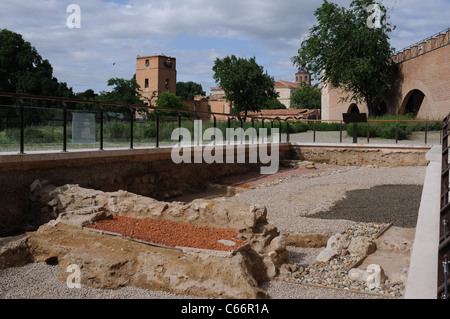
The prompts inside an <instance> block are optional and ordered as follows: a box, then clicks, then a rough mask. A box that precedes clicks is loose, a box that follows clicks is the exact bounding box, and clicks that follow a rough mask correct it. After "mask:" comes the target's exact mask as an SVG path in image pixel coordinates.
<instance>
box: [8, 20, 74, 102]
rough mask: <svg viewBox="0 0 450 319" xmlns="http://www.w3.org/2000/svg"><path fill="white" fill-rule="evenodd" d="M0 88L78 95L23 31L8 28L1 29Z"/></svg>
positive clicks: (13, 90) (43, 94)
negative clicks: (60, 79) (16, 31)
mask: <svg viewBox="0 0 450 319" xmlns="http://www.w3.org/2000/svg"><path fill="white" fill-rule="evenodd" d="M0 91H2V92H11V93H23V94H34V95H42V96H58V97H74V93H73V91H72V88H69V87H67V84H66V83H65V82H58V80H57V79H56V78H55V77H54V76H53V68H52V66H51V65H50V62H49V61H48V60H46V59H43V58H42V57H41V56H40V55H39V53H38V52H37V50H36V49H35V48H34V47H33V46H32V45H31V44H30V43H29V42H27V41H25V40H24V39H23V37H22V35H20V34H18V33H15V32H12V31H9V30H7V29H0ZM0 99H1V98H0ZM35 102H37V101H35ZM30 104H33V105H37V104H35V103H30ZM39 105H45V103H43V102H41V103H40V104H39Z"/></svg>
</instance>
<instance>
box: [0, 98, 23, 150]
mask: <svg viewBox="0 0 450 319" xmlns="http://www.w3.org/2000/svg"><path fill="white" fill-rule="evenodd" d="M19 150H20V110H19V108H18V107H16V106H9V105H1V106H0V152H19Z"/></svg>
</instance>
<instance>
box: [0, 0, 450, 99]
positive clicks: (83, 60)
mask: <svg viewBox="0 0 450 319" xmlns="http://www.w3.org/2000/svg"><path fill="white" fill-rule="evenodd" d="M331 2H335V3H337V4H339V5H341V6H346V7H347V6H348V4H349V3H350V2H351V1H350V0H334V1H333V0H331ZM321 3H322V1H321V0H281V1H274V0H164V1H162V0H146V1H144V0H68V1H67V0H33V1H30V0H1V1H0V29H8V30H11V31H14V32H17V33H20V34H22V36H23V37H24V39H25V40H26V41H29V42H30V43H31V44H32V45H33V46H34V47H36V49H37V50H38V52H39V54H40V55H41V56H42V57H43V58H44V59H48V60H49V61H50V63H51V64H52V66H53V69H54V75H55V76H56V77H57V78H58V80H59V81H61V82H67V84H68V86H70V87H72V88H73V89H74V91H75V92H82V91H85V90H87V89H93V90H94V91H96V92H97V93H98V92H100V91H102V90H107V91H109V90H110V89H111V88H110V87H108V86H107V81H108V79H109V78H112V77H122V78H126V79H130V78H131V77H132V76H133V74H134V73H135V71H136V57H137V56H138V55H140V56H146V55H154V54H165V55H167V56H173V57H175V58H177V71H178V79H177V80H178V81H183V82H187V81H194V82H196V83H200V84H202V86H203V89H204V90H205V91H206V92H207V94H209V89H210V88H211V87H214V86H216V84H215V82H214V80H213V78H212V75H213V72H212V67H213V65H214V60H215V59H216V58H222V57H224V56H227V55H232V54H235V55H239V56H242V57H245V58H250V57H253V56H254V57H256V61H257V63H258V64H260V65H262V66H263V67H264V69H265V70H266V71H267V72H268V73H269V74H270V75H271V76H273V77H274V78H275V80H285V81H294V74H295V72H296V68H295V67H294V66H293V65H292V63H291V57H292V56H294V55H296V53H297V50H298V48H299V45H300V43H301V41H302V40H303V39H304V38H305V37H306V36H307V35H308V30H309V29H310V28H311V27H312V26H313V25H314V24H315V23H316V21H315V17H314V15H313V13H314V11H315V9H316V8H317V7H319V6H320V5H321ZM70 4H76V5H78V6H79V8H80V11H81V13H80V16H81V25H80V28H69V27H68V25H67V19H68V17H69V16H70V15H71V14H72V13H73V11H70V12H67V9H68V6H69V5H70ZM383 4H384V5H385V6H386V7H387V8H388V10H389V15H390V22H391V23H393V24H394V25H396V27H397V28H396V30H395V31H394V32H393V33H392V34H391V44H392V46H393V47H394V48H395V49H396V50H400V49H402V48H404V47H406V46H408V45H410V44H413V43H415V42H417V41H419V40H422V39H424V38H426V37H428V36H431V35H433V34H435V33H437V32H439V31H441V30H443V29H446V28H448V27H450V22H449V16H450V0H426V1H424V0H384V1H383ZM71 21H72V20H71Z"/></svg>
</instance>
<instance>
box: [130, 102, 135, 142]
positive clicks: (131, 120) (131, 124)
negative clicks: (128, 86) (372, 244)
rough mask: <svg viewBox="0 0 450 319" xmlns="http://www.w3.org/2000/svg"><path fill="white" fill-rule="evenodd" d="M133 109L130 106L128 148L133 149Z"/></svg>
mask: <svg viewBox="0 0 450 319" xmlns="http://www.w3.org/2000/svg"><path fill="white" fill-rule="evenodd" d="M133 110H134V109H133V108H132V107H130V116H131V117H130V149H133V146H134V145H133V133H134V127H133V126H134V114H135V112H134V111H133Z"/></svg>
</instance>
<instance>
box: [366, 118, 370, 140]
mask: <svg viewBox="0 0 450 319" xmlns="http://www.w3.org/2000/svg"><path fill="white" fill-rule="evenodd" d="M369 143H370V122H369V121H367V144H369Z"/></svg>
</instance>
